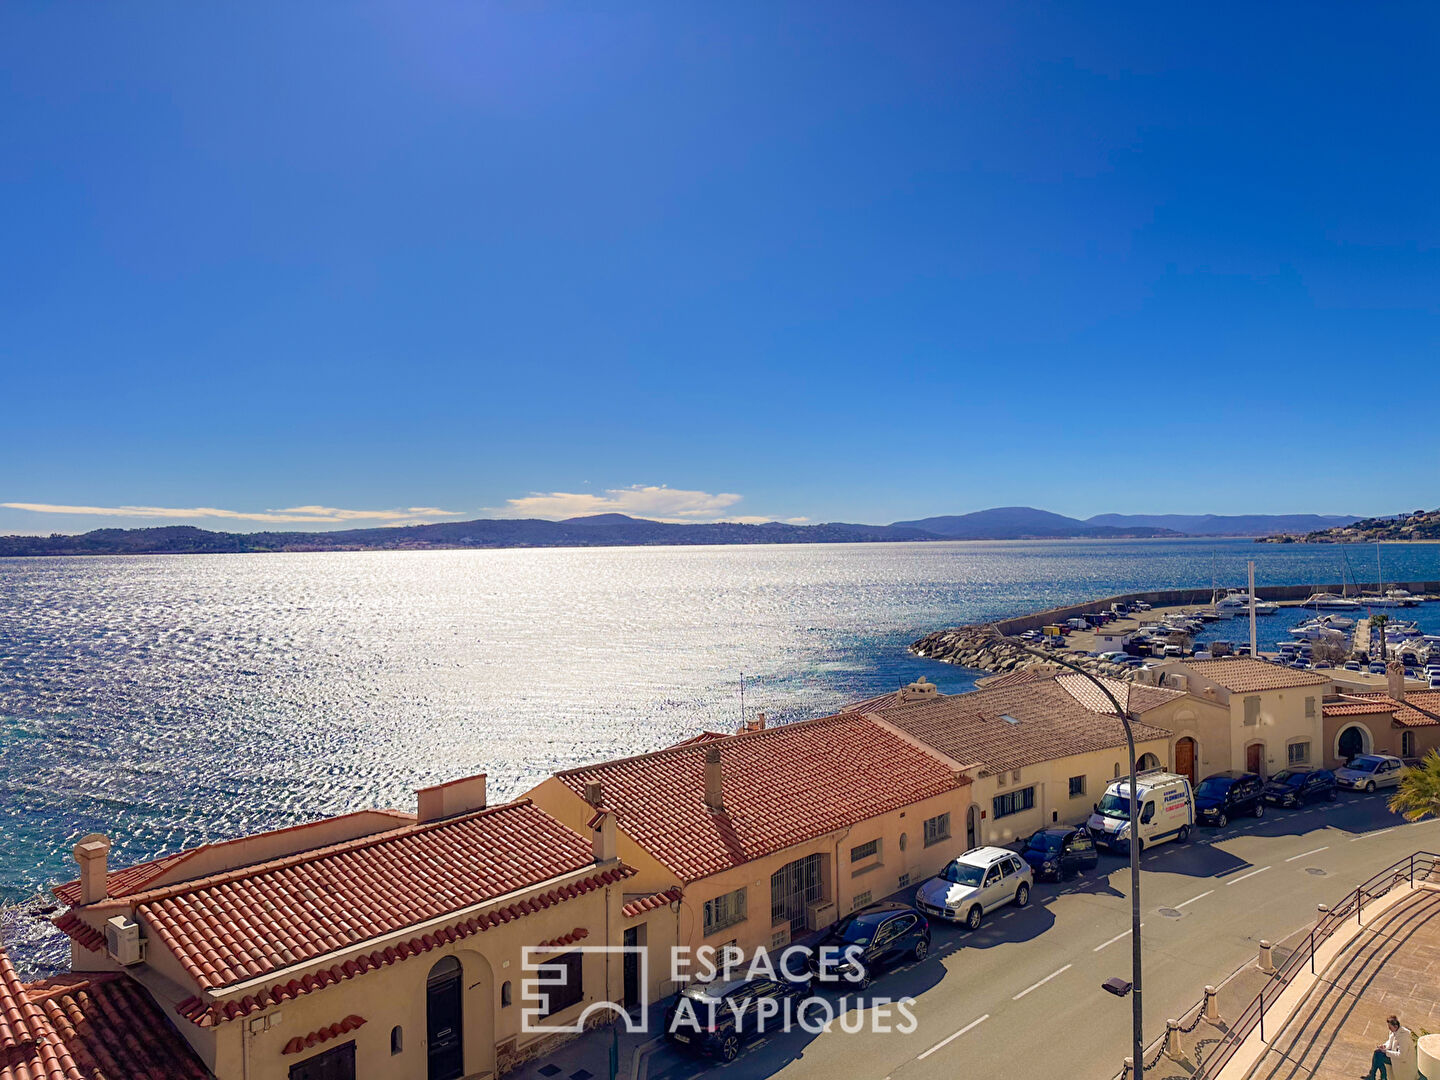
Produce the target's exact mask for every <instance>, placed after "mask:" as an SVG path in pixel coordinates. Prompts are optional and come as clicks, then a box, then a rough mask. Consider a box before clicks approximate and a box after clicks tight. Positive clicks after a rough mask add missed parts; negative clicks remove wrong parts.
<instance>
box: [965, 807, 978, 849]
mask: <svg viewBox="0 0 1440 1080" xmlns="http://www.w3.org/2000/svg"><path fill="white" fill-rule="evenodd" d="M979 846H980V808H979V807H978V806H976V805H975V804H974V803H971V804H970V809H969V810H967V811H965V850H966V851H969V850H970V849H971V848H977V847H979Z"/></svg>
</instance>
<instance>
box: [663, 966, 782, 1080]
mask: <svg viewBox="0 0 1440 1080" xmlns="http://www.w3.org/2000/svg"><path fill="white" fill-rule="evenodd" d="M809 992H810V980H809V978H808V977H807V978H805V979H804V980H802V981H792V980H789V979H786V978H783V977H780V978H773V979H772V978H769V977H768V976H761V977H759V978H755V979H744V978H741V979H732V980H730V981H728V982H727V981H724V980H717V981H716V982H710V983H694V984H692V985H690V986H687V987H685V989H684V990H682V991H680V993H679V994H678V995H676V997H675V1001H674V1003H673V1004H671V1006H670V1008H668V1009H667V1010H665V1038H666V1039H668V1040H669V1041H670V1042H672V1043H679V1044H681V1045H683V1046H684V1047H686V1049H689V1050H693V1051H695V1052H696V1053H697V1054H709V1055H710V1056H712V1057H717V1058H719V1059H720V1060H721V1061H734V1060H735V1058H736V1057H737V1056H738V1055H739V1053H740V1047H741V1045H742V1044H744V1043H745V1042H747V1041H749V1040H750V1039H754V1038H757V1037H760V1036H763V1035H764V1034H765V1032H766V1030H767V1028H768V1030H769V1031H770V1032H771V1033H774V1032H776V1031H782V1030H784V1024H785V1022H786V1017H785V1011H786V1005H785V999H786V998H794V999H795V1000H796V1001H797V1002H798V1001H799V1000H800V999H802V998H804V997H805V996H806V995H808V994H809ZM765 998H773V999H776V1006H775V1008H774V1010H773V1011H772V1010H771V1009H770V1008H769V1007H766V1008H764V1009H762V1008H761V1007H760V1002H761V1000H762V999H765ZM762 1013H763V1015H762Z"/></svg>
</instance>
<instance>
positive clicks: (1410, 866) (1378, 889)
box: [1120, 851, 1440, 1080]
mask: <svg viewBox="0 0 1440 1080" xmlns="http://www.w3.org/2000/svg"><path fill="white" fill-rule="evenodd" d="M1437 867H1440V855H1437V854H1436V853H1435V852H1433V851H1417V852H1415V853H1414V854H1412V855H1409V856H1407V857H1406V858H1404V859H1401V860H1400V861H1399V862H1396V863H1392V864H1391V865H1389V866H1387V867H1386V868H1385V869H1384V870H1381V871H1380V872H1379V873H1377V874H1375V875H1373V876H1372V877H1371V878H1369V880H1367V881H1365V882H1363V883H1362V884H1360V885H1358V886H1356V888H1354V889H1352V890H1351V891H1350V892H1349V893H1347V894H1346V896H1345V898H1344V899H1343V900H1341V901H1340V902H1339V903H1338V904H1336V905H1335V906H1334V907H1331V908H1326V907H1324V906H1323V905H1322V906H1321V908H1320V916H1319V918H1317V919H1316V920H1315V925H1314V926H1313V927H1311V929H1310V932H1309V933H1308V934H1306V935H1305V937H1304V938H1303V939H1302V940H1301V942H1300V944H1299V945H1298V946H1297V947H1296V949H1295V951H1294V952H1292V953H1291V954H1290V955H1289V956H1288V957H1286V959H1285V963H1284V964H1282V965H1281V966H1280V967H1278V968H1276V969H1275V972H1274V974H1273V975H1272V976H1271V978H1270V982H1269V983H1268V984H1267V985H1265V986H1263V987H1261V988H1260V993H1259V994H1257V995H1256V996H1255V997H1254V998H1252V999H1251V1001H1250V1003H1249V1004H1248V1005H1246V1006H1245V1008H1244V1009H1242V1010H1241V1012H1240V1015H1239V1016H1237V1017H1235V1019H1234V1020H1233V1021H1230V1022H1229V1025H1228V1028H1227V1029H1226V1031H1225V1034H1224V1035H1223V1036H1222V1037H1221V1038H1220V1039H1219V1040H1218V1041H1217V1042H1216V1044H1215V1045H1214V1046H1213V1047H1210V1048H1209V1049H1208V1051H1207V1052H1206V1053H1205V1054H1204V1055H1203V1060H1199V1061H1196V1062H1195V1072H1194V1073H1193V1074H1192V1076H1191V1080H1213V1078H1214V1077H1216V1076H1218V1075H1219V1073H1220V1070H1221V1069H1223V1068H1224V1067H1225V1066H1226V1065H1227V1064H1228V1063H1229V1061H1230V1059H1231V1058H1232V1057H1234V1056H1235V1053H1236V1051H1238V1050H1239V1049H1240V1047H1241V1045H1242V1044H1243V1043H1244V1042H1245V1040H1246V1039H1247V1038H1248V1037H1249V1036H1250V1033H1251V1032H1253V1031H1255V1030H1256V1029H1257V1028H1258V1029H1259V1031H1260V1039H1261V1041H1262V1042H1263V1041H1264V1040H1265V1014H1266V1012H1267V1011H1268V1010H1269V1009H1270V1008H1271V1007H1272V1006H1273V1005H1274V1004H1275V1002H1276V1001H1278V1000H1279V998H1280V995H1281V994H1282V993H1284V991H1285V989H1286V988H1287V987H1288V986H1289V985H1290V983H1291V982H1292V981H1293V980H1294V978H1295V976H1296V975H1298V974H1299V973H1300V969H1301V968H1303V967H1305V966H1307V965H1308V966H1309V968H1310V973H1311V974H1312V975H1313V974H1317V972H1316V970H1315V953H1316V950H1317V949H1318V948H1319V947H1320V946H1321V945H1323V944H1325V942H1326V941H1328V940H1329V939H1330V938H1331V937H1332V936H1333V935H1334V933H1335V931H1336V930H1337V929H1338V928H1339V927H1340V926H1341V924H1343V923H1344V922H1346V921H1347V920H1348V919H1351V918H1353V919H1354V920H1355V922H1356V925H1364V920H1365V905H1366V904H1368V903H1370V902H1371V901H1373V900H1378V899H1380V898H1381V897H1382V896H1384V895H1385V894H1386V893H1388V892H1389V891H1390V890H1391V889H1393V888H1394V887H1395V886H1396V885H1398V884H1401V883H1402V882H1403V883H1408V884H1410V885H1413V884H1414V883H1415V882H1416V880H1417V879H1418V880H1422V881H1423V880H1425V879H1426V878H1428V877H1432V876H1437V875H1436V868H1437ZM1204 1004H1205V1003H1204V1001H1203V1000H1202V1001H1201V1003H1200V1008H1201V1010H1202V1011H1203V1009H1204ZM1185 1012H1186V1013H1187V1014H1188V1013H1189V1012H1190V1010H1189V1009H1186V1010H1185ZM1198 1019H1199V1018H1198V1016H1197V1021H1196V1022H1197V1023H1198ZM1285 1019H1287V1020H1288V1019H1289V1018H1288V1017H1286V1018H1285ZM1283 1022H1284V1021H1283V1020H1282V1024H1283ZM1193 1027H1194V1025H1193V1024H1192V1025H1190V1026H1189V1027H1186V1028H1184V1030H1186V1031H1189V1030H1192V1029H1193ZM1272 1034H1273V1033H1272ZM1164 1049H1165V1040H1164V1039H1162V1040H1161V1041H1160V1046H1159V1048H1158V1049H1157V1051H1156V1053H1155V1056H1154V1059H1153V1060H1151V1059H1149V1058H1147V1059H1146V1060H1145V1062H1144V1064H1143V1068H1144V1069H1145V1070H1149V1069H1151V1068H1153V1067H1154V1065H1155V1063H1156V1062H1158V1061H1159V1058H1160V1056H1161V1053H1162V1052H1163V1051H1164ZM1129 1073H1130V1069H1129V1066H1128V1065H1127V1066H1126V1068H1125V1069H1124V1070H1122V1071H1121V1074H1120V1075H1121V1077H1122V1078H1124V1077H1128V1076H1129ZM1142 1075H1143V1074H1142Z"/></svg>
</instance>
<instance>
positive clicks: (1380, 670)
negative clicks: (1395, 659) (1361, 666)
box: [1370, 663, 1385, 675]
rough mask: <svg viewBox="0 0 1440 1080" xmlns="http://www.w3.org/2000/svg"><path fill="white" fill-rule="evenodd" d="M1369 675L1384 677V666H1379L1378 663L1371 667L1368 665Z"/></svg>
mask: <svg viewBox="0 0 1440 1080" xmlns="http://www.w3.org/2000/svg"><path fill="white" fill-rule="evenodd" d="M1370 674H1371V675H1384V674H1385V665H1384V664H1380V663H1375V664H1371V665H1370Z"/></svg>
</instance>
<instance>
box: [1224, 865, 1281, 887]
mask: <svg viewBox="0 0 1440 1080" xmlns="http://www.w3.org/2000/svg"><path fill="white" fill-rule="evenodd" d="M1269 869H1270V867H1268V866H1262V867H1260V869H1259V870H1251V871H1250V872H1249V873H1248V874H1241V875H1240V876H1239V877H1237V878H1234V879H1232V880H1230V881H1227V882H1225V884H1226V885H1239V884H1240V882H1242V881H1244V880H1245V879H1246V878H1251V877H1254V876H1255V875H1256V874H1263V873H1264V872H1265V871H1266V870H1269Z"/></svg>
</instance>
